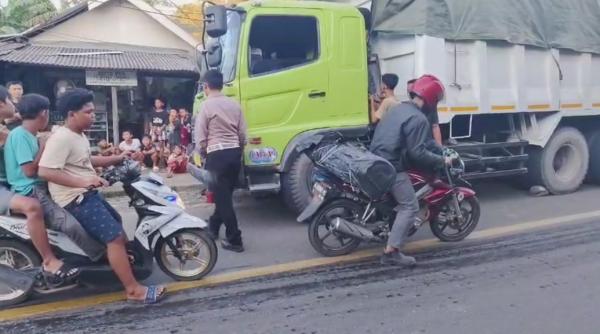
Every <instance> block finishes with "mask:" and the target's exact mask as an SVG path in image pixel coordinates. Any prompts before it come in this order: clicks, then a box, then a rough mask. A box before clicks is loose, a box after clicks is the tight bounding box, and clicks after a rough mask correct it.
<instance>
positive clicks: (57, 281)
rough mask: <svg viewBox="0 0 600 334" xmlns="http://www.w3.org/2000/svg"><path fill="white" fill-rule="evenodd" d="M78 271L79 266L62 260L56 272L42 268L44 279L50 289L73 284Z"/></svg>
mask: <svg viewBox="0 0 600 334" xmlns="http://www.w3.org/2000/svg"><path fill="white" fill-rule="evenodd" d="M80 273H81V271H80V270H79V268H77V267H74V266H71V265H69V264H67V263H64V262H63V265H62V266H60V268H58V270H57V271H56V272H53V273H52V272H49V271H46V270H42V275H43V276H44V281H45V282H46V285H47V286H48V287H49V288H51V289H55V288H58V287H62V286H65V285H72V284H75V283H76V282H75V281H76V280H77V278H78V277H79V274H80Z"/></svg>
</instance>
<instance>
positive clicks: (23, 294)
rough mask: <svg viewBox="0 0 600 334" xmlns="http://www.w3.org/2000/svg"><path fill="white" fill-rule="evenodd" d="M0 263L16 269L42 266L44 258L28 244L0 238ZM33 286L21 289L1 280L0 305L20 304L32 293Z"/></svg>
mask: <svg viewBox="0 0 600 334" xmlns="http://www.w3.org/2000/svg"><path fill="white" fill-rule="evenodd" d="M0 265H4V266H7V267H10V268H12V269H16V270H27V269H33V268H36V267H40V266H41V265H42V260H41V258H40V256H39V255H38V254H37V252H36V251H35V250H33V249H32V248H31V247H29V246H28V245H25V244H23V243H21V242H17V241H13V240H0ZM32 292H33V287H32V288H30V289H29V290H21V289H17V288H14V287H11V286H9V285H8V284H4V283H2V281H1V280H0V307H4V306H10V305H15V304H19V303H21V302H23V301H25V300H27V298H29V296H30V295H31V293H32Z"/></svg>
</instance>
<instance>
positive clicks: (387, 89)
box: [371, 73, 400, 123]
mask: <svg viewBox="0 0 600 334" xmlns="http://www.w3.org/2000/svg"><path fill="white" fill-rule="evenodd" d="M398 80H399V79H398V76H397V75H395V74H391V73H387V74H384V75H383V76H382V77H381V96H380V98H381V99H382V100H381V102H380V103H377V101H376V99H375V97H371V122H372V123H377V122H379V120H380V119H381V118H382V117H383V115H384V114H385V113H386V112H388V110H390V108H391V107H393V106H395V105H396V104H398V103H399V102H400V100H398V98H397V97H396V94H394V90H395V89H396V86H397V85H398Z"/></svg>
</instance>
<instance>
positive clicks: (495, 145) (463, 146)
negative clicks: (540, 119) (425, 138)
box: [450, 140, 529, 152]
mask: <svg viewBox="0 0 600 334" xmlns="http://www.w3.org/2000/svg"><path fill="white" fill-rule="evenodd" d="M527 145H529V142H527V141H526V140H519V141H514V142H499V143H481V142H472V143H459V144H456V145H452V146H450V148H452V149H454V150H456V151H458V152H460V151H462V150H476V149H483V150H487V149H494V148H509V147H525V146H527Z"/></svg>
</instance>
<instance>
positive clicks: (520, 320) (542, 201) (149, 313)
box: [0, 182, 600, 333]
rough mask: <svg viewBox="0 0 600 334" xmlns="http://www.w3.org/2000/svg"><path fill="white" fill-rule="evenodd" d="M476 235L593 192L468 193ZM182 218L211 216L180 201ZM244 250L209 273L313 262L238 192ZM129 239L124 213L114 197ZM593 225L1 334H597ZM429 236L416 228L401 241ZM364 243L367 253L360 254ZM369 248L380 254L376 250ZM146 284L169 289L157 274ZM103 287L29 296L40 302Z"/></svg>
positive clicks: (265, 209)
mask: <svg viewBox="0 0 600 334" xmlns="http://www.w3.org/2000/svg"><path fill="white" fill-rule="evenodd" d="M476 190H477V191H478V193H479V197H480V200H481V206H482V217H481V220H480V225H479V226H478V230H485V229H490V228H495V227H502V226H508V225H515V224H522V223H525V222H530V221H536V220H540V219H548V218H556V217H562V216H567V215H572V214H577V213H582V212H591V211H595V210H598V205H597V201H598V196H599V195H600V188H597V187H592V186H586V187H584V188H583V189H582V190H581V191H579V192H577V193H575V194H570V195H566V196H549V197H543V198H533V197H530V196H529V195H527V194H526V193H524V192H521V191H517V190H515V189H513V188H511V187H509V186H506V185H505V184H503V183H499V182H485V183H480V184H478V185H476ZM184 198H186V203H187V205H188V207H190V212H191V213H192V214H195V215H197V216H199V217H203V218H206V217H208V215H210V211H211V208H210V207H206V206H203V205H202V204H201V203H196V202H194V201H195V198H197V194H194V193H190V194H184ZM236 201H237V203H236V207H237V210H238V215H239V220H240V225H241V227H242V229H243V231H244V239H245V243H246V248H247V251H246V252H245V253H243V254H237V253H231V252H227V251H223V250H220V254H219V261H218V263H217V266H216V268H215V270H214V271H213V273H212V275H218V274H223V273H229V272H235V271H238V270H241V269H248V268H255V267H261V266H266V265H273V264H278V263H287V262H291V261H297V260H305V259H311V258H315V257H319V255H318V254H317V253H316V252H315V251H314V250H312V248H311V247H310V244H309V243H308V240H307V235H306V226H305V225H301V224H298V223H296V222H295V221H294V216H293V215H291V214H290V213H289V212H288V211H287V210H285V209H284V208H283V207H282V205H281V203H280V202H279V201H278V200H277V199H274V198H270V199H263V200H256V199H253V198H251V197H249V196H246V195H243V194H242V195H241V196H238V198H237V200H236ZM114 203H115V204H116V205H117V207H118V208H119V210H120V211H121V212H122V214H123V217H124V219H125V223H126V225H127V227H128V229H129V230H130V231H131V230H132V229H133V227H134V222H135V219H134V218H135V217H134V216H133V213H132V212H128V211H127V210H126V208H125V207H124V206H123V203H124V202H123V201H122V200H118V199H117V200H115V201H114ZM599 236H600V221H599V222H598V224H595V223H588V224H574V225H573V226H571V225H570V224H563V225H561V227H560V228H557V229H553V230H552V231H547V232H543V233H541V232H537V233H529V234H523V235H519V236H513V237H510V238H505V239H503V240H497V241H494V242H481V241H473V240H472V241H466V242H462V243H457V244H446V245H444V249H443V250H431V251H427V252H425V253H422V254H417V258H418V260H419V262H420V265H419V266H418V267H417V268H416V269H413V270H398V269H394V268H381V267H380V266H379V265H378V264H377V263H376V261H368V262H364V263H359V264H353V265H344V266H337V267H326V268H321V269H318V270H313V271H307V272H304V273H300V274H286V275H280V276H276V277H269V278H261V279H254V280H247V281H244V282H241V283H236V284H229V285H226V286H219V287H215V288H208V289H192V290H186V291H184V292H180V293H176V294H174V295H172V296H170V297H169V299H167V300H166V301H165V302H164V303H163V304H162V305H159V306H154V307H150V308H143V307H138V306H131V305H127V304H124V303H114V304H105V305H102V306H98V307H96V308H94V309H91V310H90V309H85V310H82V311H75V312H72V311H70V312H68V313H64V314H60V315H51V316H44V317H41V318H34V319H28V320H25V321H19V322H13V323H10V322H9V323H1V324H0V333H45V332H52V333H72V332H74V333H79V332H81V333H88V332H89V333H122V332H128V333H129V332H130V333H137V332H145V333H187V332H190V333H198V332H205V331H210V332H212V333H368V332H371V333H438V332H442V331H443V332H444V333H459V332H461V333H464V332H467V333H471V332H477V333H505V332H508V331H513V332H518V333H534V332H542V331H543V332H545V333H564V332H572V333H597V332H598V331H597V330H596V329H597V328H600V326H599V325H600V318H598V317H596V318H597V319H595V318H594V310H595V307H596V305H597V304H598V299H600V297H598V296H600V294H598V292H599V291H598V289H600V288H597V285H596V284H595V281H596V280H597V277H598V274H599V270H598V269H599V267H598V265H597V264H596V258H597V255H598V254H599V253H600V243H599V242H597V240H598V237H599ZM426 238H432V235H431V232H429V230H428V228H427V227H425V228H423V229H421V230H420V231H419V232H418V233H417V235H416V236H415V237H413V238H412V240H419V239H426ZM371 247H373V246H371ZM375 247H379V246H375ZM148 281H149V282H152V283H156V282H168V281H169V279H168V278H167V277H166V276H165V275H164V274H162V273H161V272H160V271H159V270H158V269H157V271H156V273H155V274H154V275H153V276H152V277H151V278H150V279H149V280H148ZM100 290H103V291H107V290H115V287H107V288H103V289H96V288H93V289H80V290H71V291H69V292H67V293H64V294H62V295H61V294H57V295H52V296H47V297H42V298H40V297H38V298H37V299H33V300H31V301H29V304H37V303H44V302H47V301H49V300H61V299H67V298H72V297H76V296H83V295H94V294H96V293H98V292H99V291H100Z"/></svg>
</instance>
